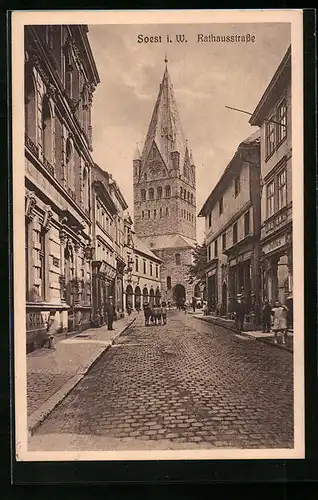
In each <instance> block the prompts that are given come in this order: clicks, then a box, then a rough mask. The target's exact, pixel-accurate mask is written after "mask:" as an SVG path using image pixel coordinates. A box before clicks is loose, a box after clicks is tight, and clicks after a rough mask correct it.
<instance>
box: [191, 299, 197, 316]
mask: <svg viewBox="0 0 318 500" xmlns="http://www.w3.org/2000/svg"><path fill="white" fill-rule="evenodd" d="M196 305H197V299H196V298H195V297H192V308H193V312H194V313H195V308H196Z"/></svg>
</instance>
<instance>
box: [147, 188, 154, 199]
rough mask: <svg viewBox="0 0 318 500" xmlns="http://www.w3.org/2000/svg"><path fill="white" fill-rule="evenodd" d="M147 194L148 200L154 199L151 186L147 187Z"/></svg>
mask: <svg viewBox="0 0 318 500" xmlns="http://www.w3.org/2000/svg"><path fill="white" fill-rule="evenodd" d="M148 194H149V200H153V199H154V190H153V189H152V188H150V189H149V191H148Z"/></svg>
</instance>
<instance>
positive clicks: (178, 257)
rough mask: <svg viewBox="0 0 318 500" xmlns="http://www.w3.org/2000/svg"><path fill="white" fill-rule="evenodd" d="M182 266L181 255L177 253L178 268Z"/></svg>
mask: <svg viewBox="0 0 318 500" xmlns="http://www.w3.org/2000/svg"><path fill="white" fill-rule="evenodd" d="M180 264H181V258H180V254H179V253H176V266H180Z"/></svg>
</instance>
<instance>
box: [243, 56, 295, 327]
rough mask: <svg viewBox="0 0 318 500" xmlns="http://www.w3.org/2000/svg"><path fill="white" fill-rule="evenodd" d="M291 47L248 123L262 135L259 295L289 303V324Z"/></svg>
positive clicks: (291, 277) (291, 286) (291, 291)
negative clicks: (260, 269) (260, 292)
mask: <svg viewBox="0 0 318 500" xmlns="http://www.w3.org/2000/svg"><path fill="white" fill-rule="evenodd" d="M291 117H292V109H291V47H289V48H288V50H287V52H286V54H285V56H284V58H283V59H282V61H281V63H280V65H279V67H278V69H277V71H276V73H275V74H274V76H273V78H272V80H271V81H270V83H269V85H268V87H267V88H266V90H265V92H264V94H263V96H262V97H261V99H260V101H259V103H258V105H257V106H256V108H255V110H254V112H253V115H252V116H251V118H250V123H251V125H258V126H259V127H260V131H261V191H262V194H261V264H262V294H263V297H265V296H266V297H268V298H269V300H270V301H271V302H273V301H274V300H275V299H277V298H278V299H279V300H280V301H281V302H282V303H287V305H288V307H289V310H290V323H292V305H293V304H292V296H293V252H292V128H291Z"/></svg>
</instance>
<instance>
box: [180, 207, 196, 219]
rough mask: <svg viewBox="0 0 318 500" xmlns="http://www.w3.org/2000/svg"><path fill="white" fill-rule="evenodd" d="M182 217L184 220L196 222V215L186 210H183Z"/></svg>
mask: <svg viewBox="0 0 318 500" xmlns="http://www.w3.org/2000/svg"><path fill="white" fill-rule="evenodd" d="M181 217H183V218H184V219H187V220H188V221H190V222H194V215H193V214H190V212H188V211H186V210H183V208H181Z"/></svg>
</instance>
